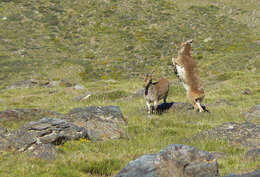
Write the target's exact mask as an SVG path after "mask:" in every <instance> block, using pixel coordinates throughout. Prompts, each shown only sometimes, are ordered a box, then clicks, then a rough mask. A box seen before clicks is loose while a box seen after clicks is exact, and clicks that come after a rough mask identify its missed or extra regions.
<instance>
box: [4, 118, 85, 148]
mask: <svg viewBox="0 0 260 177" xmlns="http://www.w3.org/2000/svg"><path fill="white" fill-rule="evenodd" d="M79 138H87V131H86V130H85V129H84V128H82V127H79V126H76V125H74V124H72V123H70V122H68V121H66V120H64V119H58V118H42V119H40V120H39V121H36V122H29V123H27V124H25V125H24V126H22V127H21V128H20V129H18V130H14V131H12V132H10V133H6V134H4V135H2V136H0V149H2V150H7V151H20V152H24V151H27V150H29V149H30V150H32V149H33V148H34V147H36V145H38V144H53V145H59V144H63V143H65V142H66V141H67V140H76V139H79Z"/></svg>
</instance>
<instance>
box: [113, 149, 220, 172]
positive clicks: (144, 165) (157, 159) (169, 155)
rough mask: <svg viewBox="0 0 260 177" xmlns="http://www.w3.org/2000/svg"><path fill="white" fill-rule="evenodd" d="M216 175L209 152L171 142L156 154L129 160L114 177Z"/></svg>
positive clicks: (213, 160)
mask: <svg viewBox="0 0 260 177" xmlns="http://www.w3.org/2000/svg"><path fill="white" fill-rule="evenodd" d="M133 176H138V177H168V176H173V177H180V176H181V177H191V176H196V177H217V176H219V173H218V165H217V161H216V159H215V158H214V157H213V155H211V154H210V153H209V152H206V151H202V150H198V149H196V148H194V147H191V146H185V145H180V144H173V145H170V146H168V147H166V148H164V149H163V150H162V151H161V152H160V153H158V154H151V155H144V156H141V157H140V158H138V159H136V160H133V161H131V162H130V163H129V164H128V165H127V166H126V167H125V168H123V169H122V170H121V171H120V172H119V173H118V174H117V175H116V177H133Z"/></svg>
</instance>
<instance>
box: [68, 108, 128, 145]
mask: <svg viewBox="0 0 260 177" xmlns="http://www.w3.org/2000/svg"><path fill="white" fill-rule="evenodd" d="M66 118H67V119H68V120H70V121H71V122H73V123H74V124H75V125H77V126H80V127H83V128H85V129H86V130H87V134H88V137H89V138H90V140H92V141H100V140H107V139H118V138H127V137H128V135H127V133H126V132H125V131H124V130H123V127H125V126H126V125H127V120H126V119H125V118H124V116H123V114H122V112H121V111H120V107H118V106H103V107H102V106H99V107H95V106H90V107H83V108H75V109H72V110H71V111H70V112H69V113H68V114H67V115H66Z"/></svg>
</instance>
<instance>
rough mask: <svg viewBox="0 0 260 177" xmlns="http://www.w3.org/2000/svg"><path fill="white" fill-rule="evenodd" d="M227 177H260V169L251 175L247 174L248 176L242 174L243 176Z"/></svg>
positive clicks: (232, 176) (230, 176) (233, 176)
mask: <svg viewBox="0 0 260 177" xmlns="http://www.w3.org/2000/svg"><path fill="white" fill-rule="evenodd" d="M225 177H260V169H258V170H256V171H254V172H251V173H246V174H242V175H235V174H231V175H228V176H225Z"/></svg>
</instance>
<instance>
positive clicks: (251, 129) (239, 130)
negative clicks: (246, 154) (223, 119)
mask: <svg viewBox="0 0 260 177" xmlns="http://www.w3.org/2000/svg"><path fill="white" fill-rule="evenodd" d="M202 137H203V138H210V139H220V140H227V141H228V143H229V144H239V145H241V146H243V147H244V148H248V149H257V148H260V126H259V125H256V124H253V123H250V122H244V123H233V122H229V123H224V124H221V125H219V126H217V127H215V128H212V129H210V130H207V131H204V132H202V133H199V134H197V135H195V138H202Z"/></svg>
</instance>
